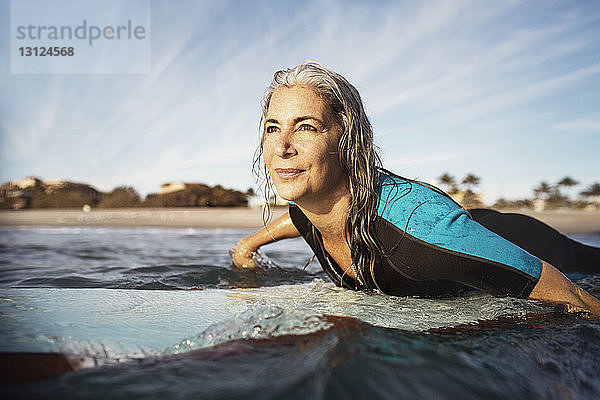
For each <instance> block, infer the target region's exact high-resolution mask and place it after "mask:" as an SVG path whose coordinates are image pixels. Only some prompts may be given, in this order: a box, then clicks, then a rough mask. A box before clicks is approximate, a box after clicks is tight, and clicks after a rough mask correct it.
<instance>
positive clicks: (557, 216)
mask: <svg viewBox="0 0 600 400" xmlns="http://www.w3.org/2000/svg"><path fill="white" fill-rule="evenodd" d="M286 211H287V207H277V208H273V209H272V213H273V216H272V219H275V218H278V217H279V216H281V215H282V214H283V213H284V212H286ZM498 211H500V212H503V213H513V212H514V213H520V214H524V215H528V216H531V217H534V218H536V219H539V220H540V221H542V222H544V223H546V224H548V225H550V226H551V227H553V228H554V229H556V230H558V231H559V232H561V233H565V234H573V233H591V232H600V210H598V211H580V210H571V209H558V210H548V211H533V210H520V209H518V210H515V209H505V210H498ZM0 226H105V227H106V226H112V227H171V228H240V229H244V228H254V229H258V228H260V227H261V226H263V222H262V208H243V207H232V208H217V207H215V208H118V209H93V210H91V211H90V212H84V211H82V210H81V209H33V210H32V209H29V210H19V211H12V210H1V211H0Z"/></svg>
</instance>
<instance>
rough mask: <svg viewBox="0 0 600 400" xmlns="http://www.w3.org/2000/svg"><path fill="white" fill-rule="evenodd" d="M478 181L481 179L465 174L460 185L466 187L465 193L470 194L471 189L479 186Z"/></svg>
mask: <svg viewBox="0 0 600 400" xmlns="http://www.w3.org/2000/svg"><path fill="white" fill-rule="evenodd" d="M480 180H481V178H479V177H478V176H477V175H474V174H471V173H469V174H467V176H465V177H464V179H463V180H462V182H461V184H462V185H464V186H466V189H465V191H469V192H472V191H473V190H472V187H473V186H477V185H479V181H480Z"/></svg>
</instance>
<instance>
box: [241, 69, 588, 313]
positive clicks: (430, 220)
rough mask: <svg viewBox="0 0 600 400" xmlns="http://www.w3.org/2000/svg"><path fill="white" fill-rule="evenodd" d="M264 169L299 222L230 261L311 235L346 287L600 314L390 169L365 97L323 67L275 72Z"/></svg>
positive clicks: (249, 243)
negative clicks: (504, 300)
mask: <svg viewBox="0 0 600 400" xmlns="http://www.w3.org/2000/svg"><path fill="white" fill-rule="evenodd" d="M261 126H262V129H263V132H262V137H261V143H260V146H259V149H258V152H257V158H256V160H255V162H258V163H260V162H261V159H264V164H265V174H266V179H267V186H269V177H270V178H271V179H272V182H273V184H274V185H275V187H276V189H277V192H278V193H279V195H280V196H281V197H282V198H284V199H286V200H289V201H290V202H292V203H290V208H289V211H288V212H287V213H286V214H285V215H283V216H282V217H280V218H279V219H277V220H275V221H273V222H272V223H270V224H269V225H267V226H265V227H263V228H262V229H260V230H259V231H257V232H256V233H254V234H252V235H249V236H247V237H245V238H243V239H241V240H240V241H239V243H238V244H237V246H236V247H235V249H233V250H232V251H231V256H232V261H233V263H234V264H235V265H236V266H237V267H240V268H249V269H254V268H256V267H257V265H256V263H255V261H254V259H253V256H254V254H255V251H256V250H257V249H258V248H259V247H260V246H262V245H264V244H267V243H271V242H273V241H276V240H281V239H285V238H293V237H297V236H300V235H302V236H303V237H304V239H305V240H306V241H307V242H308V244H309V245H310V246H311V248H312V249H313V251H314V252H315V255H316V256H317V258H318V259H319V262H320V263H321V265H322V266H323V268H324V269H325V271H326V272H327V274H328V275H329V276H330V278H331V279H332V281H333V282H334V283H336V284H337V285H339V286H344V287H348V288H352V289H355V290H359V289H379V290H380V291H382V292H384V293H388V294H391V295H399V296H407V295H418V296H440V295H448V294H457V293H461V292H463V291H464V290H471V289H473V288H475V289H480V290H485V291H488V292H491V293H494V294H497V295H511V296H517V297H523V298H525V297H529V298H531V299H537V300H543V301H549V302H554V303H564V304H567V305H569V307H570V308H571V309H575V310H584V311H589V312H593V313H595V314H600V301H598V300H597V299H596V298H594V297H593V296H591V295H590V294H588V293H586V292H585V291H583V290H581V289H579V288H578V287H576V286H575V285H574V284H573V283H571V282H570V281H569V280H568V279H567V278H566V277H565V276H564V275H563V274H562V273H561V272H559V271H558V270H557V269H556V268H554V267H553V266H552V265H550V264H548V263H547V262H545V261H541V260H540V259H538V258H537V257H535V256H532V255H531V254H529V253H528V252H527V251H525V250H523V249H521V248H520V247H518V246H516V245H515V244H513V243H511V242H509V241H508V240H506V239H504V238H502V237H500V236H499V235H497V234H494V233H492V232H490V231H489V230H487V229H485V228H484V227H483V226H482V225H480V224H479V223H477V222H475V221H474V220H473V219H472V217H471V215H470V214H469V213H468V212H467V211H466V210H464V209H462V208H461V207H460V206H459V205H458V204H457V203H455V202H454V201H453V200H452V199H451V198H450V197H449V196H447V195H446V194H445V193H443V192H441V191H440V190H438V189H436V188H435V187H433V186H431V185H428V184H425V183H422V182H417V181H413V180H409V179H405V178H401V177H399V176H396V175H394V174H392V173H390V172H389V171H386V170H384V169H383V168H381V162H380V160H379V157H378V156H377V153H376V151H375V148H374V145H373V133H372V128H371V125H370V123H369V120H368V118H367V116H366V114H365V111H364V108H363V105H362V101H361V98H360V95H359V94H358V91H357V90H356V89H355V88H354V87H353V86H352V85H351V84H350V83H348V82H347V81H346V79H344V78H343V77H342V76H340V75H339V74H337V73H335V72H332V71H329V70H327V69H325V68H323V67H321V66H320V65H318V64H316V63H305V64H301V65H298V66H296V67H294V68H292V69H288V70H285V71H278V72H277V73H275V76H274V79H273V82H272V83H271V85H270V86H269V88H268V89H267V91H266V94H265V97H264V100H263V115H262V121H261Z"/></svg>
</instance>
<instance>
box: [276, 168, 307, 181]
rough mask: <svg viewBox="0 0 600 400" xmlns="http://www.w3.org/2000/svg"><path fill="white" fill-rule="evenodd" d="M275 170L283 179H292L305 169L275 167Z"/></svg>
mask: <svg viewBox="0 0 600 400" xmlns="http://www.w3.org/2000/svg"><path fill="white" fill-rule="evenodd" d="M275 172H276V173H277V176H279V178H281V179H292V178H295V177H296V176H298V175H300V174H301V173H302V172H304V170H303V169H297V168H275Z"/></svg>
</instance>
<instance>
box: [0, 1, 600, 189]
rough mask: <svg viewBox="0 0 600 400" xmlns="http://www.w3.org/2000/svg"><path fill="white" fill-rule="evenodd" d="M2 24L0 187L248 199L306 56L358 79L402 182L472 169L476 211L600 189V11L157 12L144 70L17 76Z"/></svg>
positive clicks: (293, 8) (2, 5)
mask: <svg viewBox="0 0 600 400" xmlns="http://www.w3.org/2000/svg"><path fill="white" fill-rule="evenodd" d="M114 12H115V13H117V14H118V12H119V10H118V9H116V10H114ZM0 27H1V28H0V30H1V31H0V32H2V34H1V35H0V54H1V57H2V62H1V63H0V76H1V78H0V93H1V95H0V146H1V149H0V180H1V181H7V180H10V179H19V178H24V177H26V176H30V175H35V176H39V177H42V178H45V179H67V180H73V181H80V182H87V183H90V184H92V185H94V186H96V187H97V188H99V189H100V190H105V191H108V190H111V189H112V188H113V187H115V186H117V185H120V184H129V185H133V186H134V187H135V188H136V189H137V190H138V191H140V192H141V193H142V194H147V193H150V192H156V191H158V188H159V185H160V184H162V183H165V182H169V181H195V182H196V181H197V182H204V183H207V184H211V185H214V184H222V185H224V186H226V187H233V188H237V189H242V190H245V189H246V188H248V187H252V186H254V187H256V186H255V184H254V180H253V176H252V173H251V163H252V156H253V152H254V148H255V146H256V143H257V140H258V121H259V114H260V100H261V97H262V94H263V92H264V89H265V88H266V86H267V85H268V83H269V82H270V79H271V77H272V75H273V73H274V72H275V71H276V70H277V69H281V68H285V67H289V66H293V65H296V64H298V63H301V62H303V61H306V60H317V61H319V62H320V63H321V64H323V65H324V66H326V67H328V68H331V69H333V70H335V71H337V72H339V73H341V74H342V75H344V76H345V77H346V78H348V80H349V81H350V82H352V83H353V84H355V86H356V87H357V88H358V90H359V91H360V93H361V95H362V97H363V100H364V102H365V106H366V109H367V113H368V114H369V116H370V117H371V122H372V124H373V126H374V129H375V135H376V142H377V144H378V145H379V147H380V148H381V152H382V156H383V160H384V164H385V166H386V167H387V168H388V169H391V170H393V171H395V172H397V173H399V174H402V175H404V176H407V177H412V178H419V179H422V180H425V181H429V182H432V183H436V178H437V177H438V176H440V175H441V174H442V173H444V172H449V173H450V174H452V175H455V176H457V177H462V176H464V175H465V174H466V173H468V172H473V173H475V174H477V175H479V176H480V177H481V178H482V184H481V189H482V190H483V191H484V193H485V199H486V201H492V200H494V199H495V198H497V197H499V196H504V197H506V198H519V197H527V196H530V195H531V192H532V189H533V187H534V186H536V185H537V184H538V183H539V182H540V181H541V180H547V181H549V182H556V181H557V180H559V179H560V178H562V177H563V176H565V175H570V176H572V177H574V178H575V179H577V180H579V181H580V182H581V185H580V186H579V187H578V188H576V189H575V190H574V192H578V191H580V190H582V189H583V188H584V187H585V186H587V185H589V184H590V183H593V182H597V181H600V162H599V159H600V157H599V154H600V3H599V2H595V1H535V2H523V1H448V2H437V1H436V2H434V1H423V2H414V1H406V2H349V1H344V2H343V3H342V2H336V1H308V2H297V1H293V2H289V3H285V2H282V1H280V2H275V1H272V2H269V1H256V2H254V1H232V2H226V1H222V2H221V1H220V2H215V1H178V2H168V1H152V2H151V51H152V59H151V60H152V61H151V73H148V74H14V73H11V72H10V56H9V47H10V2H9V1H2V2H0Z"/></svg>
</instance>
